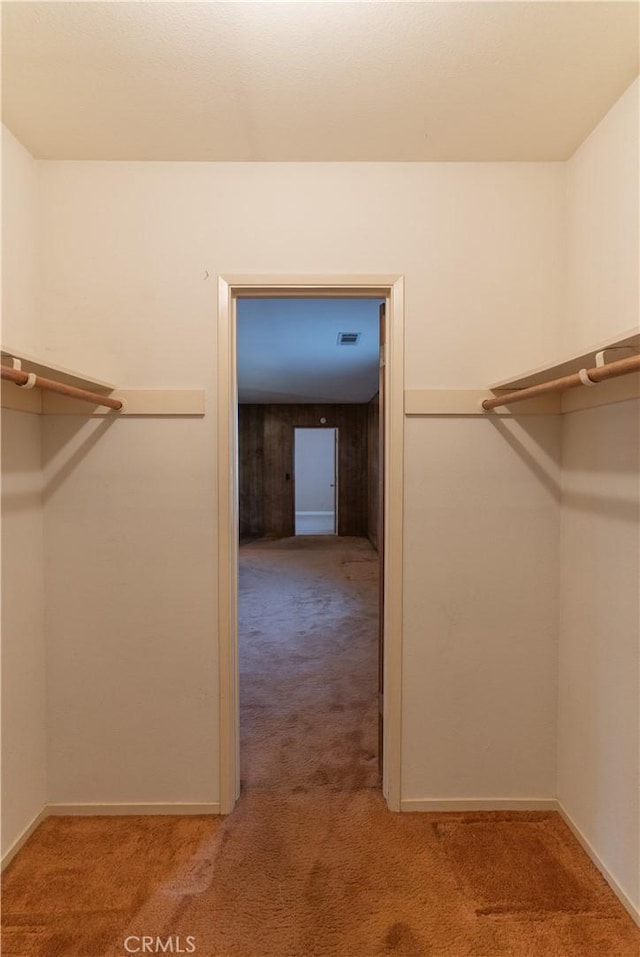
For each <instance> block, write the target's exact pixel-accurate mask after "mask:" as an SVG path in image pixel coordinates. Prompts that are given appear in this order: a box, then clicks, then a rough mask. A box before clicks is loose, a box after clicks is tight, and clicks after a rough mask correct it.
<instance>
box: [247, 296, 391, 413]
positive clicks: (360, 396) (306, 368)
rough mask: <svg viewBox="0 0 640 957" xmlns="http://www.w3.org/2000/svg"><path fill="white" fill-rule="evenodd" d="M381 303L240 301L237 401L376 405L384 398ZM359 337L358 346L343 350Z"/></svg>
mask: <svg viewBox="0 0 640 957" xmlns="http://www.w3.org/2000/svg"><path fill="white" fill-rule="evenodd" d="M380 301H381V300H378V299H297V298H292V299H238V331H237V353H238V398H239V400H240V402H251V403H258V404H262V403H268V402H277V403H281V402H282V403H296V402H300V403H303V402H369V400H370V399H372V398H373V396H374V395H375V394H376V392H377V391H378V365H379V363H378V341H379V339H378V336H379V320H378V303H379V302H380ZM341 332H359V333H360V334H361V335H360V338H359V340H358V343H357V344H356V345H350V346H340V345H338V344H337V340H338V335H339V333H341Z"/></svg>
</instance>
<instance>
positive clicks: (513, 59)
mask: <svg viewBox="0 0 640 957" xmlns="http://www.w3.org/2000/svg"><path fill="white" fill-rule="evenodd" d="M638 9H639V8H638V4H637V3H636V2H633V0H631V2H627V0H625V2H581V0H568V2H561V0H552V2H541V0H535V2H518V0H507V2H501V3H494V2H491V0H489V2H478V0H468V2H424V3H422V2H409V3H396V2H384V0H382V2H329V3H325V2H309V3H306V2H299V3H298V2H293V3H291V2H290V3H244V2H235V3H226V2H200V3H191V2H184V0H183V2H179V0H178V2H132V3H130V2H126V0H125V2H107V3H102V2H86V3H85V2H69V3H66V2H53V3H48V2H44V3H23V2H9V3H6V2H5V3H3V10H2V13H3V37H2V44H3V67H2V71H3V115H4V121H5V123H6V124H7V125H8V126H9V128H10V129H11V130H12V131H13V133H14V134H15V135H16V136H17V137H18V139H20V140H21V141H22V142H23V143H24V144H25V145H26V146H27V147H28V148H29V149H30V150H31V151H32V152H33V154H34V155H35V156H37V157H41V158H49V159H132V160H252V161H260V160H272V161H289V160H302V161H304V160H315V161H322V160H327V161H332V160H343V161H345V160H347V161H348V160H364V161H367V160H370V161H372V160H386V161H394V160H398V161H407V160H553V159H566V158H567V157H569V156H570V155H571V153H572V152H573V151H574V150H575V149H576V147H577V146H578V145H579V144H580V143H581V142H582V140H583V139H584V138H585V137H586V136H587V135H588V133H589V132H590V131H591V130H592V129H593V127H594V126H595V125H596V124H597V122H598V121H599V120H600V119H601V117H602V116H603V115H604V114H605V113H606V112H607V110H608V109H609V108H610V107H611V105H612V104H613V103H614V102H615V100H616V99H617V98H618V97H619V96H620V94H621V93H622V92H623V91H624V89H625V88H626V87H627V86H628V85H629V84H630V83H631V82H632V80H633V79H634V77H635V76H636V75H637V72H638Z"/></svg>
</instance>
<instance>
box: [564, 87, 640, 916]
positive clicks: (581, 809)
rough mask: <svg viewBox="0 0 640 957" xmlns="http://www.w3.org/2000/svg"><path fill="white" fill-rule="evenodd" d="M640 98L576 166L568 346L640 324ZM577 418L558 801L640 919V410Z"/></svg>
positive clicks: (568, 453) (570, 478)
mask: <svg viewBox="0 0 640 957" xmlns="http://www.w3.org/2000/svg"><path fill="white" fill-rule="evenodd" d="M638 94H639V83H638V81H636V82H635V83H634V84H633V86H632V87H631V88H630V89H629V90H628V91H627V93H626V94H625V95H624V96H623V97H622V99H621V100H620V101H619V102H618V104H616V105H615V106H614V108H613V109H612V110H611V112H610V113H609V114H608V115H607V116H606V117H605V118H604V119H603V121H602V123H601V124H600V126H599V127H598V128H597V129H596V130H595V131H594V133H593V134H592V135H591V136H590V137H589V139H588V140H587V141H586V142H585V144H584V145H583V146H582V147H581V148H580V150H578V152H577V153H576V155H575V156H574V157H573V159H571V161H570V162H569V163H568V164H567V177H568V218H569V235H570V237H571V246H570V249H571V256H570V262H571V269H570V271H569V283H568V300H569V308H568V310H567V317H568V318H567V321H566V325H565V328H564V337H565V341H566V343H567V345H568V344H569V343H570V341H572V339H574V338H575V339H576V340H577V342H576V344H577V346H578V347H580V346H581V345H586V344H588V342H589V341H598V340H603V339H607V338H612V337H615V335H616V333H618V332H620V331H622V330H624V329H629V328H633V327H634V326H635V327H637V324H638V314H639V313H638V288H639V280H640V277H639V263H640V258H639V255H638V235H639V227H640V217H639V204H638V170H639V168H640V155H639V150H638V139H639V137H638V125H639V124H638V116H639V106H640V104H639V96H638ZM577 351H578V352H579V351H580V349H579V348H578V349H577ZM563 422H564V425H563V494H562V544H561V555H562V564H561V580H562V602H561V616H560V654H559V710H558V795H559V799H560V801H561V803H562V805H563V807H564V809H565V810H566V812H567V814H568V815H569V816H570V818H571V819H572V820H573V822H574V824H575V825H576V826H577V828H578V829H579V831H580V832H581V833H582V835H583V836H584V838H585V839H586V841H587V842H588V843H589V844H590V845H591V847H592V848H593V849H594V851H595V853H596V854H597V856H598V857H599V858H600V860H601V861H602V863H603V864H604V866H605V867H606V868H607V869H608V871H609V873H610V874H611V875H612V876H613V878H614V880H615V881H616V882H617V883H618V885H619V887H620V888H621V889H622V891H623V893H624V894H625V895H626V897H627V899H628V900H629V901H631V902H632V905H633V906H635V907H636V909H640V888H639V886H638V885H639V875H640V834H639V824H640V741H639V729H640V689H639V680H640V661H639V635H640V621H639V602H638V582H639V581H640V567H639V542H640V529H639V526H638V509H639V502H638V499H639V494H640V482H639V478H638V465H639V462H638V459H639V452H638V444H639V442H638V440H639V436H640V413H639V408H638V401H637V400H632V401H629V402H623V403H620V404H618V405H612V406H609V407H603V408H599V409H591V410H585V411H582V412H574V413H572V414H570V415H567V416H565V417H564V420H563Z"/></svg>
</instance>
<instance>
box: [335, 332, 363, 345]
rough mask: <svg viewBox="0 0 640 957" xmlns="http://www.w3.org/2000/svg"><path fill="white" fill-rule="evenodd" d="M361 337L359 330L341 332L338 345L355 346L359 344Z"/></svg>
mask: <svg viewBox="0 0 640 957" xmlns="http://www.w3.org/2000/svg"><path fill="white" fill-rule="evenodd" d="M359 338H360V333H359V332H339V333H338V345H339V346H355V345H357V342H358V339H359Z"/></svg>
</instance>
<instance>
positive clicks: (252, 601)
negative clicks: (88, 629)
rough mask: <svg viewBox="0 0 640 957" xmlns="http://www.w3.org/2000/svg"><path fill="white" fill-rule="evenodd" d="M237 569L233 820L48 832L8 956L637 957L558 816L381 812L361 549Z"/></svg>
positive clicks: (248, 553)
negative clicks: (157, 951)
mask: <svg viewBox="0 0 640 957" xmlns="http://www.w3.org/2000/svg"><path fill="white" fill-rule="evenodd" d="M242 565H243V571H242V578H241V580H242V589H243V593H242V597H243V609H242V623H243V629H245V633H246V635H247V636H248V637H249V638H250V641H249V642H248V643H246V645H245V644H243V647H242V700H243V712H244V713H243V729H242V731H243V762H242V768H243V771H242V773H243V778H244V791H243V795H242V798H241V800H240V801H239V803H238V806H237V808H236V810H235V811H234V813H233V814H232V815H230V817H228V818H226V819H225V820H213V819H211V818H204V817H190V818H169V817H157V818H140V817H135V818H134V817H132V818H104V817H102V818H100V817H96V818H50V819H48V820H47V821H45V822H44V823H43V824H42V825H41V826H40V827H39V828H38V830H37V831H36V833H35V834H34V835H33V837H32V838H31V840H30V841H29V843H28V844H27V845H26V846H25V848H24V849H23V850H22V851H21V853H20V854H19V855H18V856H17V858H16V859H15V860H14V862H13V863H12V864H11V865H10V867H9V868H8V870H7V872H6V875H5V878H4V907H3V920H4V936H3V951H2V953H3V955H4V957H125V955H126V951H125V949H124V940H125V938H126V937H127V936H134V935H135V936H136V937H142V936H143V935H146V936H148V937H153V938H154V939H155V938H156V937H160V939H161V941H162V942H163V945H164V946H166V941H167V939H168V938H169V937H171V938H172V945H173V947H174V952H176V948H177V943H178V940H180V942H181V943H180V946H182V948H183V949H184V948H185V947H186V942H187V938H194V944H195V948H196V949H195V954H196V957H378V955H380V957H382V955H397V957H503V955H504V957H507V955H509V957H638V953H639V948H640V932H639V931H638V929H637V928H636V927H635V926H634V924H633V923H632V921H631V919H630V918H629V917H628V915H627V914H626V913H625V911H624V910H623V908H622V907H621V905H620V904H619V903H618V901H617V900H616V898H615V897H614V895H613V893H612V892H611V890H610V889H609V888H608V887H607V885H606V884H605V882H604V880H603V879H602V877H601V876H600V874H599V873H598V872H597V870H596V869H595V868H594V867H593V865H592V864H591V862H590V861H589V859H588V858H587V856H586V855H585V854H584V852H583V851H582V850H581V848H580V847H579V846H578V845H577V844H576V842H575V840H574V839H573V837H572V836H571V834H570V833H569V831H568V829H567V828H566V827H565V825H564V824H563V823H562V821H561V820H560V818H559V817H558V815H556V814H553V813H509V812H504V813H483V814H402V815H394V814H390V813H389V812H388V811H387V810H386V807H385V805H384V801H383V800H382V797H381V795H380V792H379V790H378V788H377V787H376V775H375V735H374V730H375V708H373V709H372V707H371V701H370V699H369V690H370V689H371V688H373V689H374V691H375V681H374V677H375V675H374V670H373V665H372V661H373V660H374V655H373V653H374V652H375V604H374V603H372V601H371V599H372V596H373V599H375V587H374V582H375V577H374V570H375V555H374V553H373V552H372V551H371V550H370V549H369V546H368V545H367V543H365V542H362V541H358V540H347V541H345V542H337V541H335V540H333V541H328V542H327V541H321V540H320V539H316V540H313V539H310V540H307V541H306V542H303V541H297V540H289V541H288V542H282V543H256V544H255V545H251V546H249V547H247V548H243V549H242ZM314 609H315V612H314ZM318 612H319V614H318ZM345 616H346V617H349V618H352V619H353V621H354V623H355V624H356V627H355V631H354V636H353V637H349V631H348V629H347V628H346V627H345ZM289 672H290V673H289ZM320 769H321V771H322V773H320V774H319V773H318V771H319V770H320Z"/></svg>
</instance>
